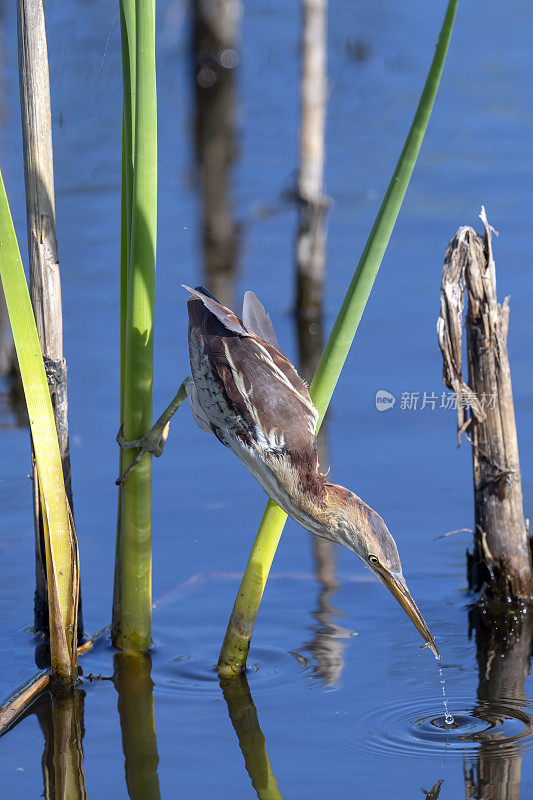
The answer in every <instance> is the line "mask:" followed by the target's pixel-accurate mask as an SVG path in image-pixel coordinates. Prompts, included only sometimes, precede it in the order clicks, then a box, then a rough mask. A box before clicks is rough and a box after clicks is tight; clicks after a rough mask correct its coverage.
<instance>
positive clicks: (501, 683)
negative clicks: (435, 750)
mask: <svg viewBox="0 0 533 800" xmlns="http://www.w3.org/2000/svg"><path fill="white" fill-rule="evenodd" d="M469 626H470V634H471V635H472V634H474V635H475V641H476V654H477V663H478V670H479V683H478V690H477V704H476V706H475V708H474V711H473V714H474V715H475V716H476V717H479V718H480V719H482V720H484V721H485V722H487V723H488V725H489V727H488V728H487V730H486V732H485V733H483V734H482V735H480V736H479V739H478V741H479V749H478V750H477V752H476V757H475V759H474V761H473V762H470V763H465V765H464V779H465V797H466V800H474V798H475V800H478V799H479V798H498V800H518V798H519V796H520V780H521V767H522V758H523V756H524V747H523V744H524V742H523V740H524V738H525V737H530V736H531V735H532V734H533V719H532V717H531V715H530V713H529V712H528V710H527V702H528V700H527V694H526V688H525V683H526V678H527V676H528V675H529V670H530V662H531V645H532V640H533V608H531V607H530V608H526V609H524V611H523V613H522V614H515V613H503V614H502V613H501V612H498V611H492V610H491V609H489V608H477V607H474V608H472V609H471V610H470V612H469ZM517 722H518V723H519V724H520V727H519V728H518V729H517V731H516V732H515V733H514V735H509V736H508V735H502V731H503V730H505V726H506V725H509V723H511V724H514V725H515V726H516V725H517ZM511 733H512V729H511Z"/></svg>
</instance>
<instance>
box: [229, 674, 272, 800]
mask: <svg viewBox="0 0 533 800" xmlns="http://www.w3.org/2000/svg"><path fill="white" fill-rule="evenodd" d="M220 687H221V689H222V694H223V695H224V700H225V701H226V703H227V705H228V713H229V717H230V720H231V724H232V725H233V727H234V729H235V733H236V734H237V737H238V739H239V747H240V748H241V751H242V754H243V756H244V766H245V767H246V772H247V773H248V775H249V776H250V780H251V781H252V786H253V788H254V789H255V791H256V793H257V796H258V798H259V800H283V797H282V795H281V792H280V791H279V789H278V782H277V781H276V778H275V777H274V773H273V771H272V767H271V765H270V761H269V760H268V755H267V751H266V742H265V737H264V735H263V732H262V730H261V728H260V726H259V720H258V717H257V710H256V707H255V705H254V701H253V700H252V695H251V692H250V687H249V685H248V680H247V678H246V675H238V676H236V677H234V678H221V679H220Z"/></svg>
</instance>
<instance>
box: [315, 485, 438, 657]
mask: <svg viewBox="0 0 533 800" xmlns="http://www.w3.org/2000/svg"><path fill="white" fill-rule="evenodd" d="M327 494H328V507H329V513H328V525H327V527H328V529H329V531H330V532H331V534H332V535H331V538H332V539H334V540H335V541H337V542H339V543H340V544H343V545H344V546H345V547H347V548H348V549H349V550H352V551H353V552H354V553H355V554H356V555H357V556H359V558H360V559H361V561H362V562H363V564H364V565H365V567H366V568H367V569H369V570H370V572H372V573H373V574H374V575H375V576H376V577H377V578H378V579H379V580H380V581H381V583H382V584H383V585H384V586H386V587H387V589H388V590H389V591H390V592H391V594H392V595H393V596H394V597H395V598H396V600H397V601H398V602H399V604H400V605H401V607H402V608H403V610H404V611H405V613H406V614H407V616H408V617H409V618H410V620H411V621H412V622H413V624H414V625H415V627H416V629H417V630H418V632H419V633H420V635H421V636H422V638H423V639H424V641H425V642H426V644H427V646H428V647H429V648H430V649H431V651H432V653H433V654H434V655H435V657H436V658H439V659H440V654H439V651H438V649H437V645H436V644H435V640H434V639H433V636H432V635H431V632H430V630H429V628H428V626H427V625H426V623H425V621H424V618H423V616H422V614H421V613H420V611H419V609H418V606H417V605H416V603H415V601H414V600H413V597H412V595H411V592H410V591H409V589H408V588H407V584H406V582H405V578H404V577H403V573H402V565H401V562H400V556H399V555H398V548H397V547H396V542H395V541H394V539H393V537H392V535H391V534H390V532H389V529H388V528H387V526H386V525H385V523H384V521H383V520H382V518H381V517H380V516H379V514H378V513H377V512H376V511H374V510H373V509H371V508H370V507H369V506H367V505H366V503H364V502H363V501H362V500H361V499H360V498H359V497H357V495H355V494H354V493H353V492H350V491H349V490H348V489H344V487H342V486H335V485H334V484H327Z"/></svg>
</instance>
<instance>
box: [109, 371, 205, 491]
mask: <svg viewBox="0 0 533 800" xmlns="http://www.w3.org/2000/svg"><path fill="white" fill-rule="evenodd" d="M188 380H189V378H185V380H183V381H182V382H181V386H180V388H179V389H178V392H177V394H176V396H175V397H174V399H173V400H172V402H171V403H170V405H169V406H168V407H167V408H166V409H165V410H164V411H163V413H162V414H161V416H160V417H159V419H158V420H157V422H156V423H155V425H153V427H152V428H150V430H149V431H148V433H146V434H145V435H144V436H143V437H142V439H133V440H132V441H130V442H127V441H126V440H125V439H124V436H123V430H124V423H122V425H121V426H120V430H119V432H118V433H117V444H118V446H119V447H120V448H121V449H122V450H133V449H135V448H137V452H136V454H135V456H134V457H133V460H132V462H131V464H130V465H129V467H128V468H127V470H125V471H124V472H123V473H122V475H120V476H119V477H118V478H117V480H116V481H115V483H116V484H117V486H120V484H122V483H124V482H125V481H127V479H128V478H129V476H130V475H131V473H132V472H133V470H134V469H135V467H136V466H137V464H138V463H139V461H140V460H141V458H142V457H143V456H144V455H145V454H146V453H151V454H152V455H153V456H155V457H156V458H159V456H160V455H161V454H162V452H163V450H164V447H165V442H166V440H167V437H168V434H169V430H170V420H171V419H172V417H173V416H174V414H175V413H176V411H177V410H178V408H179V407H180V406H181V404H182V403H183V401H184V400H185V398H186V397H187V381H188Z"/></svg>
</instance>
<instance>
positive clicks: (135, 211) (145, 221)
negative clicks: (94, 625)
mask: <svg viewBox="0 0 533 800" xmlns="http://www.w3.org/2000/svg"><path fill="white" fill-rule="evenodd" d="M121 25H122V53H123V72H124V112H123V155H122V225H121V237H122V248H121V390H122V391H121V395H122V398H121V412H122V420H123V424H124V436H125V438H126V439H127V440H130V439H138V438H140V437H141V436H143V435H144V433H145V432H146V431H147V430H149V429H150V428H151V426H152V376H153V329H154V292H155V253H156V224H157V101H156V73H155V0H136V2H135V3H134V2H132V0H121ZM124 294H125V296H126V297H124ZM124 306H125V315H124ZM124 316H125V319H124ZM131 458H132V453H131V452H130V451H126V452H124V453H123V454H122V456H121V469H122V468H123V469H126V468H127V467H128V465H129V463H130V461H131ZM151 533H152V532H151V457H150V456H147V457H144V458H143V459H142V461H141V463H140V464H139V466H138V467H137V469H136V470H135V471H134V472H133V473H132V475H131V477H130V478H129V480H128V481H127V482H126V483H125V484H123V485H121V487H120V489H119V511H118V526H117V549H116V563H115V587H114V596H113V622H112V641H113V644H114V645H115V647H119V648H121V649H124V650H147V649H148V648H149V646H150V643H151V606H152V543H151Z"/></svg>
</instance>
